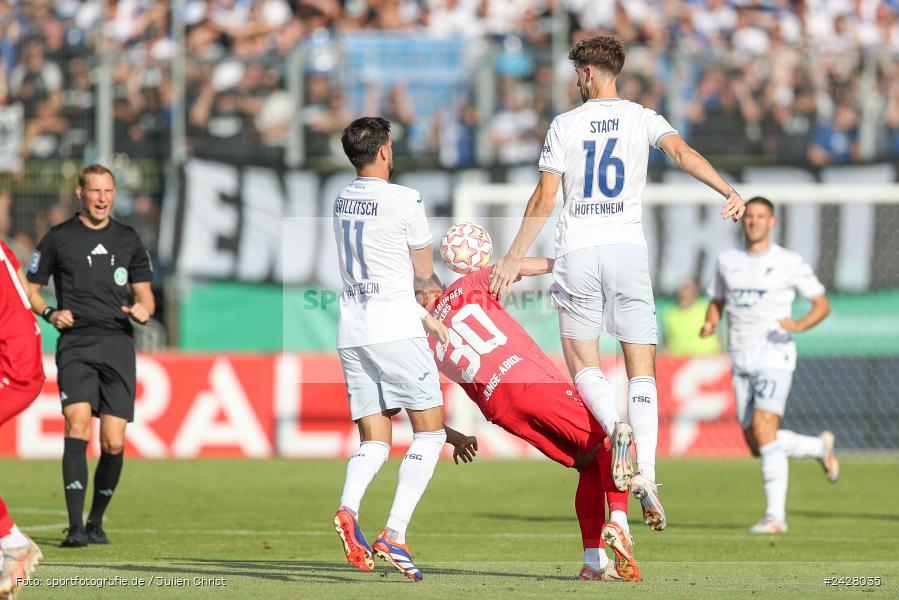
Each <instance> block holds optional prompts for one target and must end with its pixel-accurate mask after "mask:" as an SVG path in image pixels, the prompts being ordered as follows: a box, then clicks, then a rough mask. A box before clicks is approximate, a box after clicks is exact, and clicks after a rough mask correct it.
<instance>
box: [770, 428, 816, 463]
mask: <svg viewBox="0 0 899 600" xmlns="http://www.w3.org/2000/svg"><path fill="white" fill-rule="evenodd" d="M777 441H778V442H780V445H781V447H782V448H783V449H784V453H786V455H787V456H788V457H789V458H807V457H810V458H824V440H822V439H821V438H819V437H818V436H815V435H801V434H799V433H796V432H795V431H790V430H789V429H778V430H777Z"/></svg>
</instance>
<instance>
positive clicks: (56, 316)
mask: <svg viewBox="0 0 899 600" xmlns="http://www.w3.org/2000/svg"><path fill="white" fill-rule="evenodd" d="M50 322H51V323H52V324H53V326H54V327H56V328H57V329H68V328H69V327H71V326H72V325H74V324H75V317H74V316H73V315H72V311H70V310H69V309H68V308H64V309H62V310H56V311H53V314H51V315H50Z"/></svg>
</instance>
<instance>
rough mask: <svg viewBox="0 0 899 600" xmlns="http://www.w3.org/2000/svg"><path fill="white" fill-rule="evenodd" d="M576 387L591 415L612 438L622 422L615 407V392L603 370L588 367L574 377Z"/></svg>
mask: <svg viewBox="0 0 899 600" xmlns="http://www.w3.org/2000/svg"><path fill="white" fill-rule="evenodd" d="M574 386H575V387H576V388H577V393H578V394H579V395H580V397H581V399H582V400H583V401H584V404H586V405H587V409H588V410H589V411H590V413H591V414H592V415H593V416H594V417H595V418H596V420H597V421H599V424H600V425H602V428H603V429H604V430H605V432H606V435H608V436H609V437H611V436H612V433H614V431H615V424H616V423H618V422H619V421H621V418H620V417H619V416H618V409H617V408H616V407H615V390H614V389H613V388H612V384H611V382H609V380H608V379H606V376H605V375H604V374H603V372H602V370H601V369H598V368H596V367H588V368H586V369H582V370H581V371H579V372H578V374H577V375H575V376H574Z"/></svg>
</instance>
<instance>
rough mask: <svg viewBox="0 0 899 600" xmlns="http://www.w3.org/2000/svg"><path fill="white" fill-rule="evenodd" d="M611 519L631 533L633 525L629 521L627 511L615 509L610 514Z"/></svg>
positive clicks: (625, 531)
mask: <svg viewBox="0 0 899 600" xmlns="http://www.w3.org/2000/svg"><path fill="white" fill-rule="evenodd" d="M609 520H610V521H612V522H613V523H615V524H617V525H618V526H619V527H621V528H622V529H623V530H624V533H627V534H630V532H631V526H630V525H628V522H627V513H626V512H624V511H623V510H613V511H612V514H610V515H609Z"/></svg>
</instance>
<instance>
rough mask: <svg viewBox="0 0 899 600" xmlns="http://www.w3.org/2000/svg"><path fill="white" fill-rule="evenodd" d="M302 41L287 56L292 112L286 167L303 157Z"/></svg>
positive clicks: (303, 62)
mask: <svg viewBox="0 0 899 600" xmlns="http://www.w3.org/2000/svg"><path fill="white" fill-rule="evenodd" d="M304 50H305V49H304V48H303V43H302V42H300V43H299V44H297V45H296V47H295V48H294V49H293V50H291V52H290V55H289V56H288V57H287V91H288V93H289V94H290V98H291V101H292V102H293V108H294V110H293V114H292V115H291V116H290V132H289V133H288V134H287V144H286V147H285V149H284V162H286V163H287V166H288V167H291V168H296V167H299V166H300V165H301V164H303V160H304V158H305V146H304V141H305V140H304V139H303V130H304V127H305V123H304V122H303V112H302V110H300V109H301V107H302V106H303V100H304V95H305V90H304V86H303V71H304V69H305V64H306V56H305V52H304Z"/></svg>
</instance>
